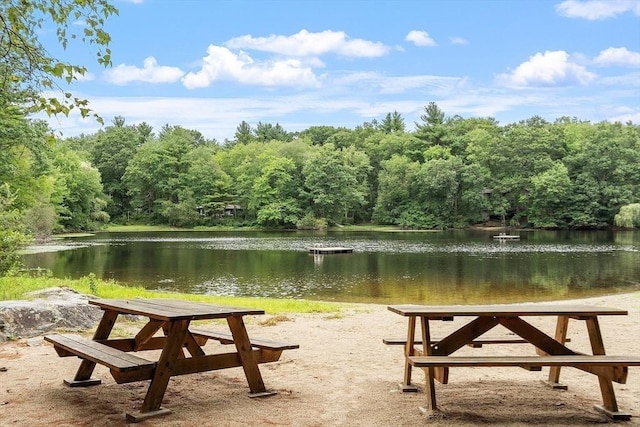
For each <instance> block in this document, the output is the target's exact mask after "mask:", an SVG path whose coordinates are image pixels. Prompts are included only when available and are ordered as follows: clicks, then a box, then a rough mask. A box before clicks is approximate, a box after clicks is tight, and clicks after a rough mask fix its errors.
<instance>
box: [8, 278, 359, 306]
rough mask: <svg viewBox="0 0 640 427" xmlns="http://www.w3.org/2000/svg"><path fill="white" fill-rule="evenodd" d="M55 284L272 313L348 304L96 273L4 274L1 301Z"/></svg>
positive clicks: (84, 291) (109, 295)
mask: <svg viewBox="0 0 640 427" xmlns="http://www.w3.org/2000/svg"><path fill="white" fill-rule="evenodd" d="M53 287H67V288H70V289H73V290H75V291H77V292H80V293H82V294H86V295H94V296H96V297H98V298H116V299H130V298H173V299H183V300H188V301H199V302H208V303H212V304H219V305H228V306H236V307H245V308H258V309H262V310H264V311H265V312H266V313H269V314H279V313H339V312H340V311H341V310H342V309H343V308H344V307H346V306H345V305H343V304H338V303H329V302H321V301H310V300H297V299H278V298H250V297H226V296H211V295H194V294H184V293H174V292H160V291H150V290H147V289H144V288H142V287H139V286H123V285H121V284H119V283H116V282H115V281H105V280H100V279H98V278H96V277H95V275H93V274H91V275H89V276H85V277H83V278H80V279H57V278H53V277H31V276H26V275H19V276H7V277H0V300H21V299H31V297H30V296H29V293H30V292H33V291H38V290H42V289H46V288H53Z"/></svg>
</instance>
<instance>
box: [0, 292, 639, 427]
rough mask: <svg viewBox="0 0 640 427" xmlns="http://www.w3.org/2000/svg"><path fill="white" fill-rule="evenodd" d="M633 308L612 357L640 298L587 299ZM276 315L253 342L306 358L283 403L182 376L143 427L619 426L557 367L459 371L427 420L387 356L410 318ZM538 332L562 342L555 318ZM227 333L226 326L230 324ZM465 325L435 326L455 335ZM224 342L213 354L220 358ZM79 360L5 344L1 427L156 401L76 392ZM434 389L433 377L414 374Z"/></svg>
mask: <svg viewBox="0 0 640 427" xmlns="http://www.w3.org/2000/svg"><path fill="white" fill-rule="evenodd" d="M576 302H580V303H586V304H590V305H596V306H605V307H614V308H623V309H627V310H628V311H629V316H610V317H602V318H601V320H600V325H601V328H602V332H603V337H604V340H605V345H606V348H607V353H608V354H618V355H638V354H640V292H637V293H633V294H624V295H614V296H605V297H598V298H591V299H585V300H580V301H576ZM268 317H269V316H268V315H267V316H256V317H254V318H252V319H248V320H247V323H248V325H247V327H248V329H249V332H250V334H252V335H254V336H260V337H263V338H271V339H278V340H283V341H288V342H297V343H299V344H300V349H297V350H288V351H285V353H283V356H282V358H281V360H280V361H278V362H275V363H271V364H264V365H261V371H262V374H263V378H264V381H265V384H266V385H267V388H269V389H271V390H274V391H277V393H278V394H277V395H274V396H271V397H266V398H250V397H249V396H248V386H247V383H246V381H245V378H244V374H243V372H242V369H240V368H233V369H227V370H224V371H217V372H209V373H203V374H193V375H185V376H181V377H176V378H172V379H171V381H170V383H169V387H168V389H167V393H166V394H165V397H164V400H163V407H164V408H167V409H170V410H172V411H173V412H172V413H171V414H170V415H167V416H164V417H160V418H154V419H151V420H147V421H144V422H142V423H140V424H138V425H143V426H246V425H252V426H300V427H303V426H409V425H429V426H471V425H479V424H490V425H510V426H518V425H521V426H525V425H560V426H581V425H593V424H599V423H611V424H614V422H613V421H610V420H608V419H607V418H605V417H604V416H602V415H601V414H599V413H598V412H596V411H595V410H594V409H593V406H594V405H595V404H600V403H601V397H600V391H599V387H598V380H597V378H596V377H595V376H593V375H590V374H586V373H583V372H581V371H579V370H576V369H571V368H563V371H562V375H561V381H562V382H563V383H565V384H566V385H568V387H569V388H568V390H567V391H558V390H551V389H549V388H547V387H546V386H545V385H543V384H542V382H541V381H540V380H541V379H545V378H546V374H547V372H548V370H547V369H543V371H542V372H529V371H525V370H523V369H520V368H457V369H453V370H452V371H451V373H450V383H449V384H446V385H442V384H439V383H436V390H437V397H438V403H439V407H440V410H441V411H440V412H439V413H435V414H425V413H423V412H421V411H420V409H419V407H420V406H421V405H423V404H424V402H425V395H424V393H423V392H418V393H401V392H399V391H398V388H397V385H398V383H399V382H400V381H401V378H402V371H403V356H402V348H401V347H397V346H385V345H384V344H383V343H382V338H383V337H402V336H404V334H405V329H406V319H405V318H402V317H401V316H398V315H396V314H393V313H391V312H390V311H388V310H387V309H386V307H385V306H379V305H363V306H356V308H355V309H349V310H348V311H347V312H345V314H344V315H341V316H335V315H334V316H327V315H319V314H318V315H292V316H290V321H283V322H279V323H277V324H276V325H274V326H263V325H261V324H260V321H261V320H263V318H268ZM532 323H534V324H536V325H537V326H539V327H541V328H542V329H544V330H546V331H549V332H552V331H553V330H554V320H553V319H549V318H539V319H538V318H535V319H532ZM219 326H220V327H223V326H224V325H219ZM455 326H456V322H453V323H451V322H443V323H441V324H436V325H434V326H433V327H432V333H433V334H434V335H436V334H437V331H439V330H440V329H439V328H443V329H442V332H445V328H446V329H447V330H448V329H451V328H453V327H455ZM568 337H569V338H571V340H572V342H571V343H570V346H571V347H573V348H575V349H578V350H583V351H585V352H588V351H589V350H588V349H589V345H588V337H587V333H586V327H585V325H584V322H581V321H576V320H572V321H571V322H570V324H569V332H568ZM219 347H222V346H221V345H220V344H218V343H217V342H215V341H214V342H210V343H209V344H207V349H209V350H211V351H217V349H218V348H219ZM462 352H464V353H467V354H475V355H482V354H534V353H533V349H532V348H531V346H528V345H513V344H512V345H508V346H504V345H489V346H484V347H483V348H481V349H471V348H468V347H465V348H463V349H461V350H460V354H463V353H462ZM78 363H79V361H78V359H77V358H74V357H69V358H59V357H58V356H57V355H56V353H55V352H54V350H53V348H52V346H51V345H49V344H48V343H46V342H44V341H43V340H42V337H37V338H31V339H28V340H20V341H13V342H7V343H0V425H1V426H14V425H15V426H52V425H55V426H94V425H95V426H104V425H116V426H117V425H123V424H125V413H126V412H135V411H136V410H137V409H138V408H139V407H140V405H141V403H142V400H143V399H144V395H145V391H146V386H147V382H137V383H130V384H124V385H118V384H116V383H115V382H114V381H113V379H112V378H111V376H110V374H109V372H108V370H107V369H106V368H104V367H103V366H100V365H98V367H97V368H96V371H95V376H97V377H99V378H101V379H102V380H103V383H102V384H101V385H98V386H95V387H88V388H68V387H66V386H64V385H63V383H62V379H63V378H72V377H73V374H74V372H75V369H76V368H77V366H78ZM629 371H630V372H629V378H628V381H627V384H616V383H614V388H615V391H616V396H617V399H618V405H619V407H620V410H621V411H624V412H628V413H631V414H632V415H633V416H634V418H632V419H631V421H627V422H615V423H616V424H618V423H620V424H623V425H625V426H640V368H636V367H632V368H630V369H629ZM414 378H415V382H416V383H417V384H420V385H421V384H422V383H423V381H424V375H423V373H422V372H421V371H417V372H415V373H414Z"/></svg>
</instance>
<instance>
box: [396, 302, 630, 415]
mask: <svg viewBox="0 0 640 427" xmlns="http://www.w3.org/2000/svg"><path fill="white" fill-rule="evenodd" d="M388 309H389V310H390V311H392V312H394V313H397V314H399V315H401V316H405V317H408V328H407V335H406V339H385V340H383V341H384V342H385V343H386V344H402V345H404V353H405V367H404V378H403V382H402V384H401V389H402V390H403V391H416V390H417V388H416V387H415V386H414V385H413V384H412V383H411V374H412V368H413V367H416V368H422V369H423V370H424V372H425V378H426V386H425V391H426V394H427V406H426V408H425V410H431V411H434V410H437V405H436V394H435V385H434V380H437V381H438V382H440V383H442V384H446V383H447V382H448V380H449V368H450V367H504V366H516V367H521V368H525V369H528V370H541V369H542V367H543V366H549V367H550V370H549V377H548V381H547V383H548V384H549V385H550V386H552V387H554V388H563V389H566V386H565V385H563V384H561V383H560V382H559V381H560V368H561V367H562V366H569V367H574V368H578V369H580V370H583V371H586V372H589V373H591V374H594V375H596V376H597V378H598V383H599V385H600V391H601V395H602V401H603V405H601V406H600V405H597V406H596V409H597V410H598V411H599V412H602V413H604V414H606V415H607V416H609V417H611V418H614V419H621V420H628V419H630V418H631V415H630V414H628V413H625V412H621V411H619V408H618V405H617V402H616V397H615V393H614V389H613V384H612V382H617V383H622V384H624V383H625V382H626V379H627V375H628V367H629V366H640V357H638V356H610V355H606V353H605V347H604V341H603V339H602V334H601V331H600V325H599V321H598V316H621V315H627V314H628V313H627V311H626V310H619V309H614V308H602V307H592V306H582V305H567V304H528V305H525V304H511V305H468V306H429V305H391V306H389V307H388ZM537 316H556V317H557V323H556V329H555V334H554V335H553V336H551V335H550V334H547V333H545V332H543V331H542V330H540V329H538V328H537V327H535V326H533V325H532V324H531V323H530V322H528V321H527V320H525V318H528V317H537ZM456 317H465V318H470V320H469V321H468V322H467V323H466V324H464V325H463V326H461V327H460V328H458V329H457V330H455V331H454V332H452V333H450V334H448V335H447V336H446V337H444V338H433V337H432V336H431V329H430V327H431V326H430V322H431V321H453V320H454V318H456ZM569 319H576V320H580V321H584V322H585V323H586V327H587V331H588V334H589V340H590V344H591V353H592V354H584V353H581V352H578V351H575V350H572V349H570V348H569V347H567V342H568V341H569V340H568V339H567V329H568V325H569ZM417 323H419V324H420V329H421V336H420V337H418V338H416V324H417ZM499 325H502V326H503V327H505V328H506V329H507V330H509V331H510V332H512V333H513V334H514V335H507V336H502V337H500V336H498V337H488V338H485V337H486V336H485V335H484V334H485V333H486V332H488V331H490V330H492V329H494V328H495V327H497V326H499ZM511 343H530V344H533V345H534V346H535V348H536V354H535V355H525V356H478V357H473V356H452V355H451V354H452V353H454V352H456V351H457V350H459V349H460V348H462V347H464V346H466V345H468V346H472V347H480V346H482V345H483V344H511Z"/></svg>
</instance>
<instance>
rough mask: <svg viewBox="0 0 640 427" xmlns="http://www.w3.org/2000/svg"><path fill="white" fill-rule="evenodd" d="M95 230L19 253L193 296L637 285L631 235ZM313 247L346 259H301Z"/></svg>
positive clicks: (374, 296) (385, 299)
mask: <svg viewBox="0 0 640 427" xmlns="http://www.w3.org/2000/svg"><path fill="white" fill-rule="evenodd" d="M493 234H495V233H492V232H470V231H450V232H449V231H448V232H438V233H410V232H407V233H373V232H372V233H362V232H358V233H311V232H309V233H304V232H291V233H252V232H242V233H222V232H215V233H211V232H185V233H178V232H171V233H168V232H165V233H123V234H117V233H100V234H97V235H96V236H94V237H90V238H80V239H69V240H67V241H64V243H63V248H57V249H64V250H57V251H54V252H43V253H36V254H31V255H25V257H24V259H25V263H26V265H27V266H28V267H30V268H35V267H41V268H46V269H49V270H51V271H52V272H53V275H54V276H55V277H61V278H64V277H71V278H77V277H82V276H86V275H87V274H89V273H94V274H96V275H97V276H98V277H101V278H104V279H115V280H117V281H119V282H121V283H123V284H131V285H142V286H144V287H145V288H149V289H163V290H172V291H180V292H188V293H194V294H210V295H241V296H265V297H267V296H268V297H277V298H305V299H315V300H325V301H351V302H373V303H382V304H387V303H433V304H454V303H456V304H471V303H500V302H521V301H542V300H553V299H566V298H579V297H585V296H596V295H603V294H609V293H618V292H627V291H635V290H639V289H640V232H639V231H625V232H604V231H602V232H600V231H598V232H551V231H535V232H519V233H518V234H520V236H521V240H520V241H518V242H495V241H493V240H492V237H491V236H492V235H493ZM314 245H322V246H346V247H351V248H353V249H354V253H353V254H343V255H325V256H312V255H309V254H308V252H307V250H306V248H308V247H309V246H314Z"/></svg>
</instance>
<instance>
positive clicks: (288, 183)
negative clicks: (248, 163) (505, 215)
mask: <svg viewBox="0 0 640 427" xmlns="http://www.w3.org/2000/svg"><path fill="white" fill-rule="evenodd" d="M258 164H260V165H261V170H260V174H259V176H258V177H257V178H256V180H255V181H254V183H253V187H252V197H251V199H250V202H249V209H251V210H253V211H255V212H256V219H257V222H258V224H260V225H266V226H285V227H292V226H294V225H295V224H296V223H297V222H298V220H299V219H300V215H301V209H300V206H299V202H298V200H297V195H298V188H297V186H296V184H297V182H296V180H295V175H296V166H295V164H294V162H293V161H292V160H290V159H287V158H284V157H275V156H271V155H263V156H260V158H259V159H258Z"/></svg>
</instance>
